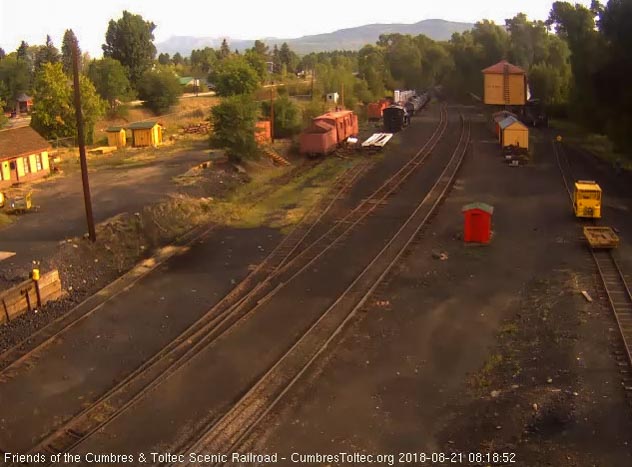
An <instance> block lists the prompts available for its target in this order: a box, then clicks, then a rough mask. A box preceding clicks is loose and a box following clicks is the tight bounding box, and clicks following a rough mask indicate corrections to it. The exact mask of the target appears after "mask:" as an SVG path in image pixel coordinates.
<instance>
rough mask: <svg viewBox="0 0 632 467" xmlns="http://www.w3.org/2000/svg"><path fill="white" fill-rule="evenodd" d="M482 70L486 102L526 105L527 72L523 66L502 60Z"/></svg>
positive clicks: (484, 100) (484, 99)
mask: <svg viewBox="0 0 632 467" xmlns="http://www.w3.org/2000/svg"><path fill="white" fill-rule="evenodd" d="M482 72H483V82H484V85H483V88H484V97H483V102H484V103H485V104H492V105H525V102H526V101H527V73H526V72H525V71H524V70H523V69H522V68H520V67H518V66H516V65H512V64H511V63H509V62H508V61H507V60H502V61H500V62H498V63H496V64H495V65H492V66H490V67H488V68H485V69H484V70H482Z"/></svg>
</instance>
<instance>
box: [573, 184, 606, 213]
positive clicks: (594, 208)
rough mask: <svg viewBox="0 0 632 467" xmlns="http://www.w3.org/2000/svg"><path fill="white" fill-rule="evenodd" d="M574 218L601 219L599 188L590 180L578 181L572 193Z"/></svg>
mask: <svg viewBox="0 0 632 467" xmlns="http://www.w3.org/2000/svg"><path fill="white" fill-rule="evenodd" d="M573 209H574V211H575V217H587V218H591V219H599V218H601V188H600V187H599V185H597V183H596V182H594V181H592V180H578V181H576V182H575V191H574V192H573Z"/></svg>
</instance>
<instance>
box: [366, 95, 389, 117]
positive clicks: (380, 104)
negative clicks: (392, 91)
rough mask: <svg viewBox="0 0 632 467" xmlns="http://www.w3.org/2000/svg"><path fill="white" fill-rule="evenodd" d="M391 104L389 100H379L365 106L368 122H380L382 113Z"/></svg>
mask: <svg viewBox="0 0 632 467" xmlns="http://www.w3.org/2000/svg"><path fill="white" fill-rule="evenodd" d="M390 104H391V102H390V100H389V99H380V100H379V101H377V102H371V103H370V104H369V105H367V117H368V119H369V120H382V112H383V111H384V109H385V108H387V107H388V106H389V105H390Z"/></svg>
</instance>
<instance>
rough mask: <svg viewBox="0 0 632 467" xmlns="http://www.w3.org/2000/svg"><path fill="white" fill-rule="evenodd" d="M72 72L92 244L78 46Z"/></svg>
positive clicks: (85, 199)
mask: <svg viewBox="0 0 632 467" xmlns="http://www.w3.org/2000/svg"><path fill="white" fill-rule="evenodd" d="M72 71H73V83H74V88H75V114H76V117H77V139H78V141H77V144H78V145H79V161H80V162H81V181H82V182H83V202H84V205H85V208H86V219H87V221H88V234H89V236H90V240H92V241H93V242H94V241H96V239H97V234H96V230H95V228H94V216H93V215H92V199H91V198H90V182H89V181H88V160H87V159H86V141H85V137H84V134H83V115H82V113H81V90H80V88H79V44H77V42H75V43H74V44H73V48H72Z"/></svg>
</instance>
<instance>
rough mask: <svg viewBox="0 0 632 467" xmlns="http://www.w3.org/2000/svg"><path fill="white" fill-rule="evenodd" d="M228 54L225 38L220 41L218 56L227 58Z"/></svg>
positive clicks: (228, 48) (228, 49)
mask: <svg viewBox="0 0 632 467" xmlns="http://www.w3.org/2000/svg"><path fill="white" fill-rule="evenodd" d="M229 55H230V47H228V41H227V40H226V39H224V40H223V41H222V45H221V47H220V49H219V57H220V58H227V57H228V56H229Z"/></svg>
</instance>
